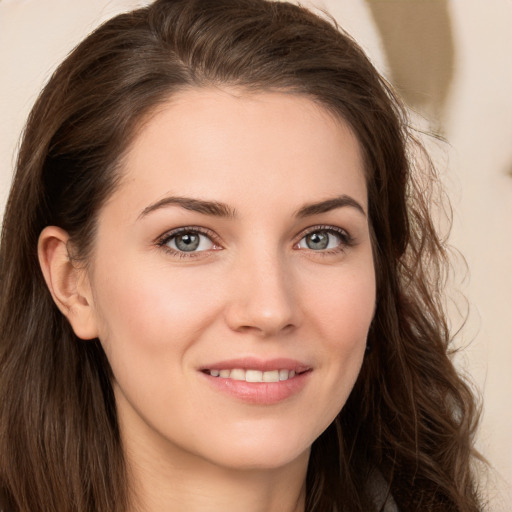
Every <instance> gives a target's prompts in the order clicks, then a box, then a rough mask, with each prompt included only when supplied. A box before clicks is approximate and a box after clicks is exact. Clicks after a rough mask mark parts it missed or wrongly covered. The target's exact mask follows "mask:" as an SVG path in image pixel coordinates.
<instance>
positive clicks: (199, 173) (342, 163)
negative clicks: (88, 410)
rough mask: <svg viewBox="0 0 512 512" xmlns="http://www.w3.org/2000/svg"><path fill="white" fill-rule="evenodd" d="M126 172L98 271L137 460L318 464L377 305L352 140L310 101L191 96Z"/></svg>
mask: <svg viewBox="0 0 512 512" xmlns="http://www.w3.org/2000/svg"><path fill="white" fill-rule="evenodd" d="M123 173H124V175H123V179H122V181H121V184H120V185H119V187H118V189H117V190H116V191H115V192H114V194H113V195H112V196H111V198H110V200H109V201H108V202H107V203H106V205H105V206H104V207H103V209H102V210H101V212H100V215H99V219H98V230H97V238H96V241H95V247H94V250H93V254H92V256H91V261H90V266H89V267H88V270H87V272H88V274H87V279H88V282H89V292H90V297H89V303H90V306H91V308H92V313H93V315H94V318H95V322H96V325H97V331H98V336H99V338H100V340H101V343H102V345H103V347H104V349H105V352H106V354H107V357H108V359H109V361H110V364H111V366H112V370H113V374H114V382H113V386H114V391H115V396H116V400H117V406H118V416H119V422H120V428H121V432H122V436H123V440H124V443H125V446H126V447H127V449H128V451H135V452H136V451H137V450H139V451H140V452H141V453H142V452H144V453H155V454H158V457H165V456H166V455H169V457H171V458H170V459H169V460H175V461H180V462H179V463H180V464H186V463H189V462H193V461H199V460H203V461H209V462H210V463H213V464H215V465H219V466H223V467H229V468H271V467H280V466H282V465H285V464H287V463H290V462H292V461H295V460H298V459H299V458H301V457H302V458H304V457H306V458H307V455H308V451H309V447H310V446H311V444H312V443H313V441H314V440H315V439H316V438H317V437H318V436H319V435H320V434H321V433H322V431H323V430H324V429H325V428H326V427H327V426H328V425H329V424H330V423H331V422H332V420H333V419H334V417H335V416H336V415H337V413H338V412H339V411H340V409H341V408H342V407H343V405H344V403H345V401H346V399H347V397H348V395H349V393H350V391H351V389H352V387H353V385H354V382H355V380H356V378H357V375H358V373H359V370H360V367H361V364H362V361H363V357H364V352H365V344H366V336H367V332H368V328H369V325H370V322H371V319H372V315H373V312H374V304H375V276H374V267H373V259H372V248H371V243H370V235H369V226H368V218H367V211H368V208H367V193H366V185H365V178H364V172H363V162H362V158H361V153H360V149H359V146H358V142H357V141H356V139H355V137H354V135H353V134H352V132H351V131H350V130H349V129H348V127H347V126H346V125H345V124H343V123H341V122H339V121H336V120H335V119H334V118H333V117H332V116H331V115H330V114H329V113H327V111H325V110H324V109H322V108H321V107H319V106H318V105H315V104H314V103H313V102H312V101H311V100H309V99H307V98H305V97H301V96H296V95H292V94H284V93H259V94H255V93H253V94H249V93H241V92H240V91H234V90H229V89H226V90H218V89H215V90H213V89H198V90H189V91H186V92H182V93H180V94H178V95H176V96H174V97H173V99H172V101H169V102H168V103H166V104H164V105H163V106H162V107H161V108H160V109H159V110H158V112H157V113H156V114H155V115H154V116H153V117H151V118H150V119H149V121H148V122H147V123H146V124H145V125H143V127H142V129H141V131H140V132H139V134H138V136H137V137H136V139H135V141H134V143H133V144H132V146H131V148H130V151H129V152H128V154H127V156H126V158H125V159H124V161H123ZM137 447H138V448H137ZM185 461H186V462H185Z"/></svg>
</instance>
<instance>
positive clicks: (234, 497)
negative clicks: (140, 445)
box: [129, 454, 308, 512]
mask: <svg viewBox="0 0 512 512" xmlns="http://www.w3.org/2000/svg"><path fill="white" fill-rule="evenodd" d="M307 458H308V457H307V454H305V456H304V460H301V461H295V462H293V463H291V464H290V465H289V466H287V467H283V468H279V469H264V470H256V469H252V470H235V469H226V468H219V467H216V466H214V465H213V464H211V463H209V462H206V461H205V462H203V463H202V464H197V463H196V464H194V469H193V470H191V469H189V468H187V467H183V466H181V467H178V466H176V465H174V464H167V463H165V462H163V461H162V460H158V459H157V463H154V462H153V463H152V462H150V461H148V460H147V459H146V460H144V461H142V463H141V462H140V461H138V463H137V464H136V465H135V464H130V463H129V489H130V492H132V495H131V497H130V498H131V499H130V501H131V503H132V506H131V507H130V509H129V511H130V512H157V511H158V512H178V511H182V510H187V512H221V511H222V512H229V511H232V510H243V511H244V512H304V510H305V508H304V506H305V495H306V493H305V491H306V489H305V479H306V469H307Z"/></svg>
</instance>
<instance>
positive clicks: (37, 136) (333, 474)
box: [0, 0, 480, 512]
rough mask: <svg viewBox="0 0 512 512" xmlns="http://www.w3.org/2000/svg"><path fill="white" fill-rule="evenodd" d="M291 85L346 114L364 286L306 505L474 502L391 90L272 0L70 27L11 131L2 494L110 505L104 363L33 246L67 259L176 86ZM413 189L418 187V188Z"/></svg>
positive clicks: (332, 37)
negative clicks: (372, 280) (347, 378)
mask: <svg viewBox="0 0 512 512" xmlns="http://www.w3.org/2000/svg"><path fill="white" fill-rule="evenodd" d="M224 84H227V85H235V86H238V87H241V88H246V89H250V90H258V91H262V90H264V91H268V90H279V91H285V92H290V93H297V94H303V95H307V96H308V97H310V98H312V99H313V100H314V101H316V102H318V103H319V104H321V105H322V106H324V107H325V108H326V109H328V110H329V111H331V112H333V113H334V114H335V115H337V116H339V117H340V118H342V119H344V120H345V121H346V122H348V123H349V125H350V126H351V128H352V130H353V131H354V133H355V134H356V136H357V138H358V140H359V143H360V145H361V148H362V150H363V153H364V157H365V165H366V173H367V185H368V195H369V212H370V221H371V230H372V237H373V247H374V253H375V261H376V274H377V280H378V300H377V307H376V313H375V318H374V320H373V323H372V327H371V330H370V335H369V346H371V347H372V350H371V352H369V354H368V355H367V357H366V358H365V361H364V363H363V368H362V370H361V373H360V376H359V379H358V381H357V383H356V385H355V388H354V390H353V392H352V394H351V396H350V398H349V400H348V402H347V404H346V405H345V406H344V408H343V409H342V411H341V412H340V413H339V415H338V417H337V418H336V420H335V421H334V422H333V424H332V425H331V426H330V427H329V428H328V429H327V430H326V431H325V432H324V433H323V434H322V435H321V436H320V438H319V439H318V440H317V441H316V442H315V443H314V445H313V448H312V453H311V459H310V465H309V469H308V475H307V503H306V510H307V511H308V512H314V511H316V512H326V511H332V510H335V511H365V512H368V511H371V510H379V509H380V508H381V506H383V505H382V503H380V504H379V503H376V499H375V496H374V494H375V492H374V491H375V489H374V487H375V486H374V485H372V482H373V481H381V482H382V485H381V486H382V488H383V491H384V494H386V493H388V494H389V495H391V496H392V497H393V499H394V501H395V502H396V504H397V505H398V508H399V509H401V510H404V511H405V510H407V511H415V510H418V511H419V510H442V511H444V512H446V511H459V512H470V511H477V510H480V506H479V504H478V499H477V496H476V485H475V479H474V476H473V472H472V469H471V468H472V459H473V448H472V446H473V444H472V438H473V433H474V429H475V425H476V416H477V414H476V408H475V404H474V399H473V396H472V394H471V392H470V389H469V387H468V386H467V385H466V384H465V383H464V381H463V380H462V379H461V378H460V377H459V375H458V374H457V372H456V371H455V369H454V367H453V365H452V363H451V361H450V358H449V350H450V341H451V336H450V333H449V329H448V326H447V322H446V319H445V316H444V313H443V308H442V287H443V283H444V276H445V270H446V264H447V263H446V250H445V246H444V241H443V240H442V239H441V238H440V237H439V236H438V235H437V234H436V230H435V229H434V224H433V221H432V218H431V214H430V210H429V208H430V205H429V197H428V193H426V192H428V190H429V186H430V185H429V184H430V182H431V181H432V180H433V179H435V173H434V170H433V167H432V166H431V165H430V164H429V162H428V159H425V158H422V159H421V160H422V163H423V164H425V163H426V165H422V166H421V167H422V169H420V168H419V167H420V166H417V165H415V158H414V155H415V154H417V153H418V151H417V149H416V150H411V149H410V148H411V147H413V146H414V147H415V148H418V147H419V146H418V143H417V142H416V141H415V140H414V138H413V136H412V135H411V133H410V131H409V129H408V123H407V116H406V113H405V110H404V109H403V108H402V106H401V105H400V102H399V101H398V99H397V98H396V96H395V95H394V93H393V92H392V90H391V88H390V87H389V86H388V84H387V83H386V82H385V80H384V79H383V78H382V77H381V76H380V75H379V74H378V73H377V72H376V70H375V69H374V67H373V66H372V65H371V63H370V62H369V60H368V59H367V58H366V56H365V55H364V54H363V52H362V51H361V50H360V48H359V47H358V46H357V45H356V44H355V42H354V41H353V40H352V39H351V38H350V37H349V36H348V35H347V34H345V33H344V32H343V31H342V30H341V29H339V28H338V27H336V26H335V24H334V23H331V22H330V21H327V20H325V19H323V18H320V17H318V16H316V15H313V14H312V13H310V12H309V11H307V10H305V9H303V8H301V7H298V6H295V5H292V4H289V3H285V2H269V1H266V0H157V1H156V2H155V3H153V4H152V5H150V6H149V7H146V8H142V9H138V10H135V11H133V12H131V13H126V14H122V15H119V16H117V17H115V18H114V19H112V20H110V21H108V22H107V23H105V24H104V25H102V26H101V27H100V28H99V29H97V30H96V31H95V32H93V33H92V34H91V35H90V36H89V37H87V39H86V40H85V41H84V42H82V43H81V44H80V45H79V46H78V47H77V48H76V49H75V50H74V51H73V52H72V53H71V54H70V56H69V57H68V58H67V59H66V60H65V61H64V63H63V64H62V65H61V66H60V67H59V68H58V69H57V71H56V72H55V73H54V75H53V76H52V78H51V79H50V81H49V83H48V84H47V86H46V87H45V89H44V90H43V92H42V93H41V95H40V97H39V99H38V101H37V103H36V104H35V106H34V108H33V110H32V113H31V114H30V117H29V119H28V123H27V126H26V129H25V133H24V136H23V142H22V145H21V149H20V152H19V157H18V161H17V169H16V175H15V178H14V182H13V186H12V190H11V194H10V197H9V201H8V205H7V209H6V212H5V217H4V225H3V231H2V241H1V249H0V280H1V281H0V282H1V290H2V302H1V305H0V390H1V394H0V488H2V489H3V492H4V493H5V494H6V497H7V499H8V501H9V502H10V504H11V506H12V508H13V509H14V510H15V511H17V512H48V511H50V510H54V511H66V512H68V511H69V512H91V511H93V510H94V511H98V512H115V511H119V512H121V511H124V510H126V507H127V499H128V498H127V491H126V473H125V462H124V459H123V449H122V443H121V439H120V436H119V430H118V425H117V420H116V407H115V401H114V397H113V392H112V387H111V372H110V368H109V364H108V361H107V360H106V357H105V355H104V353H103V350H102V349H101V345H100V344H99V341H98V340H95V341H87V342H85V341H82V340H79V339H77V337H76V336H75V334H74V333H73V331H72V329H71V327H70V325H69V324H68V322H67V321H66V320H65V318H64V317H63V316H62V315H61V313H60V312H59V311H58V309H57V307H56V306H55V305H54V303H53V301H52V299H51V296H50V293H49V292H48V289H47V288H46V286H45V283H44V280H43V277H42V274H41V271H40V269H39V265H38V261H37V254H36V247H37V241H38V236H39V234H40V232H41V230H42V229H43V228H44V227H45V226H48V225H57V226H60V227H61V228H63V229H65V230H66V231H67V232H68V233H69V235H70V238H71V241H72V243H73V244H74V247H75V248H76V249H77V251H78V254H79V256H80V257H82V258H85V259H86V258H87V254H88V250H89V249H90V247H91V244H92V243H94V233H95V222H96V218H97V215H98V212H99V211H100V209H101V206H102V205H103V204H104V202H105V200H106V199H107V198H108V197H109V195H110V194H111V193H112V191H113V190H114V188H115V187H116V184H117V181H118V178H119V175H120V173H121V172H122V165H121V164H122V157H123V154H124V153H125V151H126V149H127V148H128V147H129V145H130V141H131V140H133V137H134V136H135V134H136V132H137V129H138V128H139V127H140V126H141V123H142V122H143V121H144V119H145V118H146V116H147V115H149V114H150V113H151V111H152V110H153V109H155V108H156V107H157V106H158V104H160V103H162V102H164V101H166V100H168V98H169V97H170V96H171V95H172V94H173V93H175V92H176V91H178V90H183V89H184V88H191V87H205V86H212V85H213V86H215V85H224ZM425 187H426V188H425Z"/></svg>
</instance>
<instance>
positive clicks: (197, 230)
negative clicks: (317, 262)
mask: <svg viewBox="0 0 512 512" xmlns="http://www.w3.org/2000/svg"><path fill="white" fill-rule="evenodd" d="M316 232H326V233H330V234H334V235H336V236H337V237H339V239H340V244H339V245H337V246H336V247H334V248H332V249H324V250H318V251H315V250H313V249H309V251H310V252H312V253H314V254H315V255H321V256H329V255H332V254H337V253H340V252H343V251H345V250H346V249H347V248H350V247H353V246H354V245H355V240H354V238H353V237H352V236H351V235H350V234H349V233H348V232H347V231H346V230H344V229H341V228H338V227H336V226H327V225H318V226H311V227H309V228H307V229H306V230H304V231H302V232H301V233H300V235H299V237H298V241H297V242H296V243H295V244H294V248H297V249H298V250H304V249H302V248H298V247H297V246H298V244H299V243H300V242H301V241H302V239H303V238H305V237H306V236H308V235H311V234H312V233H316ZM181 234H193V235H203V236H206V237H207V238H209V239H210V241H211V242H212V243H213V244H214V246H217V247H220V249H222V247H221V246H220V242H219V237H218V236H217V235H216V234H215V233H214V232H213V231H211V230H209V229H206V228H203V227H199V226H184V227H181V228H178V229H174V230H172V231H168V232H167V233H165V234H164V235H162V236H161V237H160V238H158V239H157V240H156V246H157V247H159V248H162V249H163V250H165V251H166V252H168V253H170V254H171V255H173V256H175V257H178V258H183V259H184V258H198V257H204V256H205V255H206V254H208V253H210V251H211V250H212V249H210V250H205V251H190V252H186V251H177V250H176V249H172V248H171V247H169V246H168V245H167V244H168V243H169V242H170V241H171V240H173V239H174V238H176V237H178V236H179V235H181ZM213 250H214V251H215V250H219V248H217V249H213Z"/></svg>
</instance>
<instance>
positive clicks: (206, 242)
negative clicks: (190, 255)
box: [161, 230, 215, 252]
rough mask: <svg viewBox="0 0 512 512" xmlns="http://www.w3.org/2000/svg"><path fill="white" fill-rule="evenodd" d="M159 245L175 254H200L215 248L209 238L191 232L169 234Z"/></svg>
mask: <svg viewBox="0 0 512 512" xmlns="http://www.w3.org/2000/svg"><path fill="white" fill-rule="evenodd" d="M161 245H165V246H167V247H168V248H169V249H172V250H173V251H176V252H201V251H208V250H210V249H213V248H214V247H215V244H214V243H213V241H212V240H211V238H209V237H208V236H206V235H205V234H203V233H200V232H199V231H193V230H182V231H180V232H178V233H175V234H171V235H170V236H168V237H166V238H165V240H163V241H162V242H161Z"/></svg>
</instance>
